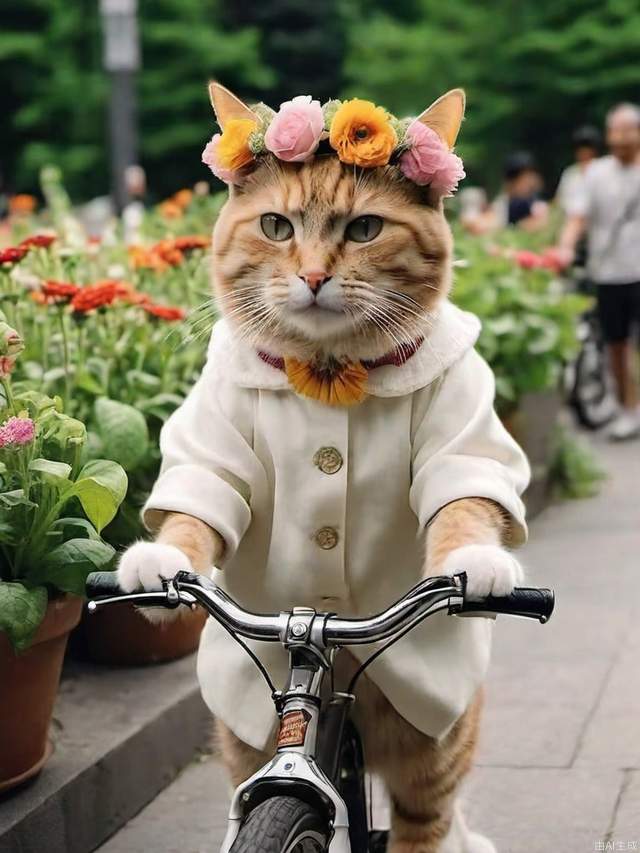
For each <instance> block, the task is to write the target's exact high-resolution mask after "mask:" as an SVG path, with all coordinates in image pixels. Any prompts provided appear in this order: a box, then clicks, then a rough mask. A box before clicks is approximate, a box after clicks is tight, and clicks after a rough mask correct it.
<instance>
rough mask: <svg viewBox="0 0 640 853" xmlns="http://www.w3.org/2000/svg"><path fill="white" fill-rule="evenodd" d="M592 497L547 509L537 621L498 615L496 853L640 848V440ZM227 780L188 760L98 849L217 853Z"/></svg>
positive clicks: (487, 800) (541, 523)
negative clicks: (546, 613)
mask: <svg viewBox="0 0 640 853" xmlns="http://www.w3.org/2000/svg"><path fill="white" fill-rule="evenodd" d="M597 448H598V453H599V455H600V457H601V459H602V461H603V464H604V465H605V466H606V468H607V470H608V472H609V479H608V481H607V482H606V483H605V484H604V486H603V488H602V491H601V493H600V495H599V496H598V497H597V498H593V499H591V500H586V501H573V502H570V503H564V504H561V505H559V506H555V507H550V508H548V509H547V510H545V512H544V513H543V514H542V515H541V516H540V517H539V518H538V519H537V520H536V521H535V522H534V524H533V525H532V530H531V542H530V544H529V545H528V546H527V548H526V549H525V551H524V552H523V556H524V561H525V563H526V565H527V566H529V567H530V573H529V580H530V582H531V583H536V584H540V585H548V586H553V587H555V589H556V593H557V606H556V613H555V615H554V618H553V619H552V620H551V622H550V623H549V624H548V625H546V626H541V625H538V624H537V623H536V624H533V623H529V622H525V621H523V620H515V619H506V618H504V619H501V620H500V621H499V625H498V626H497V630H496V644H495V655H494V660H493V664H492V670H491V676H490V679H489V685H488V697H487V708H486V714H485V720H484V729H483V737H482V745H481V749H480V755H479V760H478V766H477V767H476V768H475V769H474V771H473V772H472V774H471V777H470V779H469V782H468V784H467V786H466V792H465V801H466V813H467V816H468V820H469V823H470V824H471V825H472V826H473V827H474V828H477V829H478V830H481V831H483V832H485V833H486V834H487V835H489V836H490V837H491V838H493V839H494V841H495V843H496V845H497V846H498V849H499V851H500V853H551V851H563V853H589V851H597V850H614V851H620V850H638V851H640V665H639V662H640V616H639V614H640V443H638V442H634V443H631V444H626V445H619V446H610V445H607V444H605V443H604V442H603V441H601V440H598V442H597ZM226 805H227V792H226V785H225V782H224V779H223V776H222V773H221V771H220V768H219V765H218V764H217V763H216V762H215V761H214V760H212V759H205V760H203V761H202V762H199V763H196V764H194V765H192V766H191V767H190V768H189V769H188V770H186V771H185V772H184V773H183V774H182V775H181V776H180V777H179V778H178V779H177V780H176V782H174V783H173V785H171V786H170V787H169V788H168V789H167V790H166V791H164V792H163V793H162V794H161V795H160V796H159V797H158V798H157V799H156V800H155V801H154V802H153V803H151V804H150V805H149V806H148V807H147V808H146V809H145V810H144V811H143V812H141V814H140V815H138V816H137V817H136V818H134V819H133V820H132V821H130V823H129V824H127V825H126V826H125V827H124V829H122V830H121V831H120V832H119V833H117V835H115V836H114V837H113V838H112V839H111V840H110V841H109V842H107V844H105V845H104V846H103V847H102V848H101V853H146V851H150V850H153V851H154V853H215V852H216V851H217V850H218V849H219V845H220V842H221V839H222V837H223V834H224V820H225V810H226Z"/></svg>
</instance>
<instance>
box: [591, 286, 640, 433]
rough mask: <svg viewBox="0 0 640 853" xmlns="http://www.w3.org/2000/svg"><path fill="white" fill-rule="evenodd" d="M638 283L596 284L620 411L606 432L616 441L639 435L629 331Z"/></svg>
mask: <svg viewBox="0 0 640 853" xmlns="http://www.w3.org/2000/svg"><path fill="white" fill-rule="evenodd" d="M637 290H638V285H636V284H600V285H598V315H599V318H600V326H601V329H602V334H603V337H604V340H605V344H606V348H607V356H608V361H609V366H610V369H611V374H612V376H613V379H614V382H615V386H616V393H617V397H618V402H619V403H620V406H621V411H620V414H619V415H618V417H617V418H616V419H615V421H614V422H613V424H612V425H611V428H610V432H609V435H610V437H611V438H613V439H616V440H622V439H626V438H633V437H634V436H636V435H640V413H639V412H638V389H637V384H636V379H635V376H634V365H633V346H632V343H631V333H632V330H633V328H634V323H635V313H636V308H635V302H636V298H637Z"/></svg>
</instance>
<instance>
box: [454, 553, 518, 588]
mask: <svg viewBox="0 0 640 853" xmlns="http://www.w3.org/2000/svg"><path fill="white" fill-rule="evenodd" d="M460 572H466V573H467V597H468V598H470V599H477V598H484V597H485V596H487V595H497V596H502V595H509V593H510V592H512V591H513V588H514V587H515V586H520V585H521V584H522V582H523V580H524V571H523V569H522V566H521V565H520V563H519V562H518V561H517V560H516V558H515V557H514V556H513V555H512V554H510V553H509V551H506V550H505V549H504V548H500V547H499V546H498V545H463V546H462V547H461V548H456V549H455V550H454V551H452V552H451V553H450V554H449V555H448V556H447V558H446V560H445V561H444V564H443V566H442V574H444V575H457V574H459V573H460Z"/></svg>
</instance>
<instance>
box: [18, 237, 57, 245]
mask: <svg viewBox="0 0 640 853" xmlns="http://www.w3.org/2000/svg"><path fill="white" fill-rule="evenodd" d="M55 239H56V237H55V234H34V235H33V237H27V239H26V240H23V241H22V242H21V243H20V246H21V247H22V248H23V249H48V248H49V246H50V245H51V244H52V243H53V242H54V241H55Z"/></svg>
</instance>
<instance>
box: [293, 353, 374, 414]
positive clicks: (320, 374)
mask: <svg viewBox="0 0 640 853" xmlns="http://www.w3.org/2000/svg"><path fill="white" fill-rule="evenodd" d="M284 367H285V371H286V373H287V378H288V380H289V382H290V383H291V386H292V388H293V390H294V391H295V392H296V393H297V394H300V395H301V396H303V397H311V398H312V399H313V400H318V401H319V402H320V403H325V404H326V405H327V406H352V405H353V404H354V403H360V402H362V400H364V398H365V397H366V396H367V391H366V384H367V376H368V374H367V370H366V368H364V367H363V366H362V365H361V364H360V363H359V362H358V363H357V364H345V365H342V366H340V367H338V368H337V369H336V370H335V371H327V370H318V369H317V368H315V367H314V365H313V364H310V363H309V362H301V361H297V360H296V359H295V358H285V360H284Z"/></svg>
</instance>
